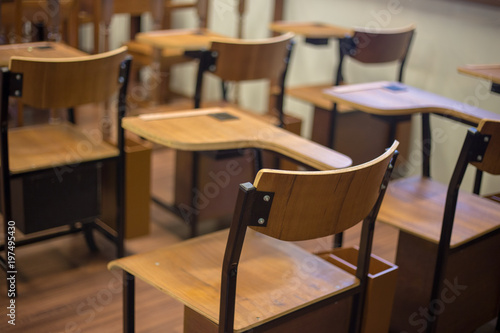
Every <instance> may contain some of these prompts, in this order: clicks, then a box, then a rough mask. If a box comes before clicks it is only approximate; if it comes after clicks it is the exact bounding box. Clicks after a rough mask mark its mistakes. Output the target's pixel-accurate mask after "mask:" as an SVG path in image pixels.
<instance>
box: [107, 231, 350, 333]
mask: <svg viewBox="0 0 500 333" xmlns="http://www.w3.org/2000/svg"><path fill="white" fill-rule="evenodd" d="M227 237H228V230H227V229H226V230H222V231H218V232H214V233H211V234H207V235H204V236H201V237H196V238H193V239H191V240H188V241H185V242H182V243H180V244H176V245H174V246H171V247H169V248H160V249H157V250H155V251H152V252H149V253H144V254H137V255H135V256H130V257H126V258H122V259H120V260H116V261H112V262H110V263H109V264H108V269H114V268H122V269H125V270H127V271H128V272H130V273H132V274H137V276H138V277H140V278H141V279H143V280H144V281H146V282H147V283H148V284H150V285H152V286H154V287H156V288H157V289H159V290H161V291H162V292H163V293H165V294H167V295H169V296H171V297H173V298H174V299H176V300H178V301H180V302H182V303H184V305H185V318H184V330H183V332H185V333H195V332H204V333H215V332H218V330H217V327H216V324H215V323H217V322H218V321H219V304H220V302H219V300H220V293H219V289H220V281H221V278H220V274H221V271H220V267H221V265H222V261H223V256H224V248H225V246H226V243H227ZM207 245H209V246H207ZM250 254H251V255H250ZM304 263H308V265H310V266H312V267H314V269H312V270H310V269H302V267H303V266H304ZM195 267H198V268H199V269H192V268H195ZM270 267H271V268H270ZM308 267H309V266H308ZM215 268H217V269H215ZM272 268H274V269H272ZM269 270H272V271H276V276H275V277H273V278H271V277H269V276H262V274H255V272H260V271H269ZM139 272H140V273H139ZM276 279H278V280H279V281H280V288H277V286H276ZM331 281H335V282H336V283H334V284H332V283H331ZM358 284H359V281H358V279H356V278H355V277H354V276H353V275H350V274H348V273H347V272H345V271H344V270H342V269H341V268H339V267H337V266H335V265H332V264H331V263H329V262H327V261H326V260H323V259H321V258H319V257H318V256H316V255H314V254H311V253H308V252H307V251H304V250H303V249H301V248H300V247H299V246H297V245H295V244H292V243H290V242H283V241H276V240H275V239H273V238H270V237H267V236H263V235H261V234H259V233H257V232H255V231H253V230H251V229H248V230H247V234H246V237H245V243H244V245H243V251H242V254H241V259H240V262H239V265H238V288H240V286H241V289H238V301H237V305H236V307H237V308H239V309H243V310H239V311H236V313H235V327H234V328H235V332H242V331H244V332H249V331H251V332H255V333H257V332H268V333H270V332H318V333H319V332H321V333H326V332H332V331H335V332H346V331H347V324H348V321H347V320H345V318H348V308H347V304H346V300H341V301H339V302H328V301H326V303H325V302H323V303H317V304H314V305H311V303H312V302H314V301H315V300H318V299H326V298H328V297H330V296H333V295H335V294H338V293H340V292H343V291H345V290H348V289H351V288H353V287H355V286H357V285H358ZM298 285H300V288H297V286H298ZM269 290H273V293H272V294H271V295H269V294H268V293H266V291H269ZM269 297H273V299H276V301H275V303H274V304H273V303H270V302H269ZM262 304H268V305H269V306H265V307H262ZM294 310H295V311H296V312H294V315H293V317H292V318H290V317H288V318H287V319H285V320H281V321H280V320H279V316H280V315H283V313H285V314H286V313H289V312H291V311H294ZM339 310H340V312H339ZM345 310H347V311H345ZM273 320H275V322H274V323H273V322H272V321H273ZM266 324H267V325H266ZM307 324H309V325H307ZM257 325H260V326H258V327H255V326H257ZM305 325H307V326H305ZM304 326H305V327H304ZM339 326H340V327H339ZM342 326H343V327H342ZM306 327H307V328H306ZM252 328H253V329H252Z"/></svg>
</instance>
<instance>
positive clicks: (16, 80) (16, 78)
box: [9, 72, 23, 97]
mask: <svg viewBox="0 0 500 333" xmlns="http://www.w3.org/2000/svg"><path fill="white" fill-rule="evenodd" d="M9 79H10V80H9V81H10V82H9V96H14V97H21V96H22V95H23V73H14V72H10V78H9Z"/></svg>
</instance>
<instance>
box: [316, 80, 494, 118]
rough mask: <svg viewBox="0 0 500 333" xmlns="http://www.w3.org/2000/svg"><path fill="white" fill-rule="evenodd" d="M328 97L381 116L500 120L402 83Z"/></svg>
mask: <svg viewBox="0 0 500 333" xmlns="http://www.w3.org/2000/svg"><path fill="white" fill-rule="evenodd" d="M324 96H325V97H327V98H329V99H330V100H332V101H333V102H337V103H342V104H347V105H349V106H352V107H355V108H357V109H358V110H362V111H364V112H368V113H373V114H377V115H384V116H391V115H407V114H413V113H436V114H439V115H442V116H445V117H452V118H456V119H459V120H461V121H464V122H467V123H470V124H475V125H477V124H478V123H479V122H480V121H481V120H483V119H494V120H500V114H497V113H494V112H491V111H487V110H483V109H480V108H477V107H474V106H471V105H469V104H466V103H461V102H458V101H455V100H452V99H450V98H446V97H442V96H439V95H436V94H433V93H430V92H427V91H424V90H420V89H417V88H414V87H411V86H408V85H405V84H402V83H399V82H387V81H379V82H370V83H362V84H352V85H346V86H337V87H330V88H328V89H325V90H324Z"/></svg>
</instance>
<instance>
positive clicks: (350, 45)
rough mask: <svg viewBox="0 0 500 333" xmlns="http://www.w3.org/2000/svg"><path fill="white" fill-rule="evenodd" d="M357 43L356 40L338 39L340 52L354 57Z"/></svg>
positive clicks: (348, 38) (350, 38) (349, 38)
mask: <svg viewBox="0 0 500 333" xmlns="http://www.w3.org/2000/svg"><path fill="white" fill-rule="evenodd" d="M358 43H359V41H358V39H357V38H352V37H345V38H341V39H339V47H340V52H341V53H342V54H345V55H350V56H354V55H355V54H356V46H357V45H358Z"/></svg>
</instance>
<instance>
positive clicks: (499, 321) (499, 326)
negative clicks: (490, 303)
mask: <svg viewBox="0 0 500 333" xmlns="http://www.w3.org/2000/svg"><path fill="white" fill-rule="evenodd" d="M495 332H497V333H499V332H500V310H498V316H497V325H496V326H495Z"/></svg>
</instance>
